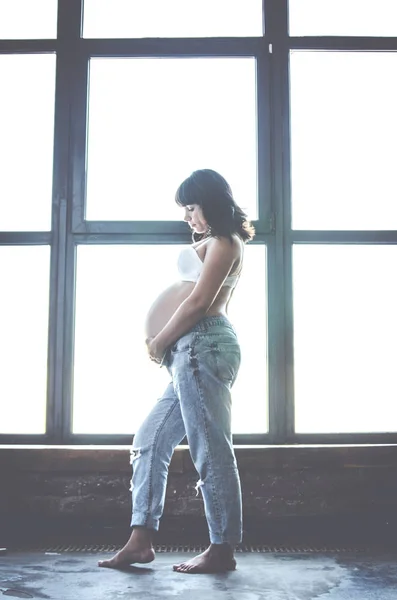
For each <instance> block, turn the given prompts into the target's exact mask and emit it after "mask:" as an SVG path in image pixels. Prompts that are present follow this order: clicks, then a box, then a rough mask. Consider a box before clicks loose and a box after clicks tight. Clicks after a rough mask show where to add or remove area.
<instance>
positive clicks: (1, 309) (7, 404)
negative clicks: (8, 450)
mask: <svg viewBox="0 0 397 600" xmlns="http://www.w3.org/2000/svg"><path fill="white" fill-rule="evenodd" d="M49 268H50V249H49V247H48V246H12V247H9V246H0V280H1V284H2V291H1V294H0V331H1V335H0V364H1V377H0V433H44V432H45V421H46V394H47V345H48V309H49Z"/></svg>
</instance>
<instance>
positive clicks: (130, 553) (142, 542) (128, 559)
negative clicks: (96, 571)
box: [98, 527, 155, 569]
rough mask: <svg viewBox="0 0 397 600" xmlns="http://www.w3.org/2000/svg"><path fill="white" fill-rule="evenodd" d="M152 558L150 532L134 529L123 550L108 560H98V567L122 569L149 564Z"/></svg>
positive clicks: (142, 528) (153, 555) (144, 529)
mask: <svg viewBox="0 0 397 600" xmlns="http://www.w3.org/2000/svg"><path fill="white" fill-rule="evenodd" d="M154 558H155V553H154V549H153V545H152V532H151V530H149V529H146V528H145V527H136V528H135V529H134V531H133V532H132V534H131V537H130V539H129V540H128V542H127V543H126V545H125V546H124V548H122V549H121V550H120V551H119V552H117V554H116V555H115V556H113V558H111V559H110V560H100V561H99V562H98V566H99V567H106V568H108V569H122V568H124V567H127V566H128V565H131V564H132V563H150V562H152V561H153V560H154Z"/></svg>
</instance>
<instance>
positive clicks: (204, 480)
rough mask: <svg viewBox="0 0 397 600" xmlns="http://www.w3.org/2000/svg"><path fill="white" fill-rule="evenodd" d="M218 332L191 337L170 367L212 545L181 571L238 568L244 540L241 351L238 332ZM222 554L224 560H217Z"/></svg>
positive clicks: (184, 565)
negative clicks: (238, 429) (238, 387)
mask: <svg viewBox="0 0 397 600" xmlns="http://www.w3.org/2000/svg"><path fill="white" fill-rule="evenodd" d="M216 330H217V332H218V333H216V334H214V335H210V331H209V332H208V335H199V336H196V337H195V338H194V336H193V337H192V343H191V345H190V346H189V348H188V349H187V351H186V352H184V353H180V354H179V355H176V356H175V358H174V360H173V363H172V366H171V369H172V375H173V380H174V387H175V390H176V392H177V394H178V397H179V400H180V405H181V412H182V418H183V421H184V423H185V429H186V435H187V438H188V442H189V449H190V453H191V455H192V459H193V462H194V465H195V467H196V469H197V471H198V473H199V477H200V479H199V482H198V484H197V491H198V490H199V489H201V492H202V495H203V499H204V507H205V514H206V518H207V522H208V528H209V535H210V541H211V547H210V548H209V549H208V550H207V551H206V553H204V555H201V556H200V557H197V558H198V559H199V560H196V559H194V560H193V561H189V563H184V564H183V565H179V566H177V567H176V570H179V571H183V572H196V573H197V572H208V571H211V570H214V571H219V570H222V566H223V567H224V569H223V570H228V569H232V568H234V567H235V561H234V559H233V550H232V548H233V545H235V544H237V543H239V542H240V541H241V533H242V508H241V488H240V479H239V474H238V469H237V463H236V459H235V455H234V450H233V443H232V434H231V394H230V388H231V387H232V385H233V383H234V380H235V378H236V376H237V372H238V368H239V364H240V349H239V346H238V342H237V339H236V337H235V334H234V333H231V332H230V331H229V330H228V329H227V328H226V330H225V332H224V333H223V334H222V331H219V327H218V328H217V329H216ZM211 548H212V549H211ZM219 552H220V555H221V556H223V557H225V560H223V559H221V560H220V561H219V559H218V558H219V557H218V558H217V555H219ZM209 555H211V557H212V558H211V560H210V561H209V560H208V557H209ZM203 557H204V558H203ZM214 557H215V558H214ZM203 561H204V562H203Z"/></svg>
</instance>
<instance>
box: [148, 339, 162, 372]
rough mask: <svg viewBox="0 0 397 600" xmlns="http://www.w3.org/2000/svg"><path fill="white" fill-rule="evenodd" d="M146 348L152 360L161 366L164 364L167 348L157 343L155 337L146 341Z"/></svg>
mask: <svg viewBox="0 0 397 600" xmlns="http://www.w3.org/2000/svg"><path fill="white" fill-rule="evenodd" d="M146 347H147V350H148V353H149V358H150V360H152V361H154V362H156V363H157V364H159V365H161V364H162V362H163V358H164V355H165V351H166V348H162V347H161V346H160V345H159V344H158V342H157V341H156V338H155V337H150V338H147V339H146Z"/></svg>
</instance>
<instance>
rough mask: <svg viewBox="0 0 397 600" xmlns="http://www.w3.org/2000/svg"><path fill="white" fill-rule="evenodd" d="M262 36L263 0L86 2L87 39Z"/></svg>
mask: <svg viewBox="0 0 397 600" xmlns="http://www.w3.org/2000/svg"><path fill="white" fill-rule="evenodd" d="M261 35H262V1H261V0H200V2H195V1H193V0H145V2H142V1H138V0H85V1H84V37H88V38H100V37H110V38H131V37H132V38H144V37H154V38H156V37H170V38H172V37H182V38H187V37H230V36H232V37H233V36H236V37H238V36H261Z"/></svg>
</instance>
